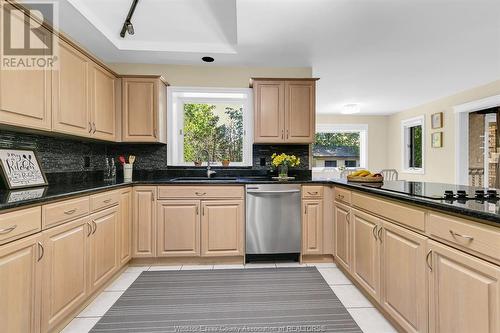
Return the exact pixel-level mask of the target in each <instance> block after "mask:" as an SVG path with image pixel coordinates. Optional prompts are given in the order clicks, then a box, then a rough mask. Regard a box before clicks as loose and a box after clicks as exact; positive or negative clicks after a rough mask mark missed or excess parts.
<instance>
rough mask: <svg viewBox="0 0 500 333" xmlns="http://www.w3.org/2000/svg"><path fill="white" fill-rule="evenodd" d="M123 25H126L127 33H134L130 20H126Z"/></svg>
mask: <svg viewBox="0 0 500 333" xmlns="http://www.w3.org/2000/svg"><path fill="white" fill-rule="evenodd" d="M125 25H126V26H127V32H128V34H129V35H133V34H134V33H135V31H134V26H133V24H132V22H127V23H126V24H125Z"/></svg>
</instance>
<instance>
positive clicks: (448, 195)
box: [363, 180, 498, 200]
mask: <svg viewBox="0 0 500 333" xmlns="http://www.w3.org/2000/svg"><path fill="white" fill-rule="evenodd" d="M363 186H366V187H372V188H379V189H381V190H385V191H391V192H396V193H401V194H406V195H411V196H416V197H421V198H426V199H436V200H498V193H497V190H496V189H488V188H481V187H473V186H464V185H452V184H443V183H424V182H415V181H405V180H395V181H384V183H365V184H363Z"/></svg>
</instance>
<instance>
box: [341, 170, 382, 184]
mask: <svg viewBox="0 0 500 333" xmlns="http://www.w3.org/2000/svg"><path fill="white" fill-rule="evenodd" d="M347 181H350V182H357V183H382V182H383V181H384V176H382V175H381V174H380V173H375V174H374V173H371V172H370V171H368V170H358V171H355V172H353V173H351V174H350V175H348V176H347Z"/></svg>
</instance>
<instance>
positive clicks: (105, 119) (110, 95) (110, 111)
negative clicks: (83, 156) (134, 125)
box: [90, 63, 116, 141]
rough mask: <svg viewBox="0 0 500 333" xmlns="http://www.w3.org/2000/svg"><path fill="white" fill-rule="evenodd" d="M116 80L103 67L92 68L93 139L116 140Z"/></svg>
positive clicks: (93, 66)
mask: <svg viewBox="0 0 500 333" xmlns="http://www.w3.org/2000/svg"><path fill="white" fill-rule="evenodd" d="M115 84H116V78H115V76H114V75H113V74H111V73H110V72H108V71H106V70H105V69H104V68H102V67H101V66H99V65H97V64H95V63H92V64H91V66H90V96H91V113H92V114H91V118H92V127H93V129H92V133H91V134H92V137H94V138H96V139H102V140H110V141H115V140H116V96H115V91H116V90H115V89H116V87H115Z"/></svg>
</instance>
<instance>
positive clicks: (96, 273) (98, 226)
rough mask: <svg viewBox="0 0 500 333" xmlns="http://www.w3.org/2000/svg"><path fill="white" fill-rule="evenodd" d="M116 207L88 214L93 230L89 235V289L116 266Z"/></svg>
mask: <svg viewBox="0 0 500 333" xmlns="http://www.w3.org/2000/svg"><path fill="white" fill-rule="evenodd" d="M119 215H120V214H119V211H118V207H113V208H109V209H106V210H104V211H102V212H100V213H96V214H93V215H90V218H91V223H92V224H93V225H94V230H93V231H92V235H91V237H90V255H89V260H90V270H89V273H90V279H89V291H91V292H92V291H94V290H96V289H98V288H99V287H100V286H101V285H102V284H104V283H105V282H106V281H107V280H108V279H109V278H110V277H111V276H112V275H113V274H114V273H115V271H116V269H117V268H118V251H117V250H118V246H117V244H118V242H119V240H118V222H119V221H118V217H119Z"/></svg>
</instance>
